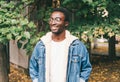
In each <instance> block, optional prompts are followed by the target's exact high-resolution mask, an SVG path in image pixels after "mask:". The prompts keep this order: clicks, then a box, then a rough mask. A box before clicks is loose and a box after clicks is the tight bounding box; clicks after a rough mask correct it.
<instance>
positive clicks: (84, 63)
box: [80, 45, 92, 82]
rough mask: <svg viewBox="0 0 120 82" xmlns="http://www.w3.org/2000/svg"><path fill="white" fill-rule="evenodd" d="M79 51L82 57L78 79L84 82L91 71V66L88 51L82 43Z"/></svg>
mask: <svg viewBox="0 0 120 82" xmlns="http://www.w3.org/2000/svg"><path fill="white" fill-rule="evenodd" d="M81 52H82V53H81V54H82V58H81V73H80V79H82V80H85V82H87V81H88V78H89V76H90V73H91V71H92V66H91V63H90V61H89V53H88V51H87V49H86V47H85V46H84V45H83V47H82V48H81ZM82 82H84V81H82Z"/></svg>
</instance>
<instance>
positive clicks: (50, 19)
mask: <svg viewBox="0 0 120 82" xmlns="http://www.w3.org/2000/svg"><path fill="white" fill-rule="evenodd" d="M53 21H54V22H61V21H64V20H62V19H61V18H60V17H56V18H49V22H53Z"/></svg>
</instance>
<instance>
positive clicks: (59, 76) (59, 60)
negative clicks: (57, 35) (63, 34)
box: [50, 40, 68, 82]
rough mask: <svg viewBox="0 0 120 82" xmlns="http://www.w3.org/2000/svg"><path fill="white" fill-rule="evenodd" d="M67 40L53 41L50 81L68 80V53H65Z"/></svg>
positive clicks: (61, 81) (63, 81) (60, 81)
mask: <svg viewBox="0 0 120 82" xmlns="http://www.w3.org/2000/svg"><path fill="white" fill-rule="evenodd" d="M65 44H66V40H63V41H61V42H54V41H52V42H51V56H50V82H66V70H67V61H68V54H65V50H66V49H65V48H66V45H65Z"/></svg>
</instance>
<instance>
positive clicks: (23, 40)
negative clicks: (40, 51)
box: [0, 0, 39, 52]
mask: <svg viewBox="0 0 120 82" xmlns="http://www.w3.org/2000/svg"><path fill="white" fill-rule="evenodd" d="M32 2H33V1H32V0H31V1H27V0H22V1H21V2H19V1H16V2H13V1H11V2H10V3H7V2H6V1H0V43H2V44H6V43H7V42H9V41H10V40H16V41H17V44H18V47H19V48H21V47H22V48H25V49H27V52H30V51H31V49H32V47H33V44H34V43H36V41H37V40H38V37H37V36H38V35H39V34H38V35H37V34H36V28H35V27H36V26H35V24H34V23H33V22H32V21H29V20H28V18H27V17H25V16H24V13H25V11H24V9H25V8H26V7H27V6H28V5H29V4H31V3H32ZM21 12H22V13H21Z"/></svg>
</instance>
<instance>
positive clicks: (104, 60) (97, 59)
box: [9, 44, 120, 82]
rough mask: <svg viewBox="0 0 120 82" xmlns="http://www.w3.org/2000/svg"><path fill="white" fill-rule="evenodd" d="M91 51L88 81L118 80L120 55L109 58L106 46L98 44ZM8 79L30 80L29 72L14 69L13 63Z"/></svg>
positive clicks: (119, 52) (119, 50) (119, 49)
mask: <svg viewBox="0 0 120 82" xmlns="http://www.w3.org/2000/svg"><path fill="white" fill-rule="evenodd" d="M103 45H105V44H103ZM93 52H95V53H94V54H92V55H91V63H92V68H93V70H92V72H91V75H90V78H89V82H120V56H117V57H116V58H114V59H113V58H109V57H108V54H107V53H106V52H107V48H106V46H101V47H100V45H98V46H97V48H95V49H94V50H92V53H93ZM96 53H99V54H96ZM100 54H102V55H100ZM117 54H118V55H120V46H117ZM111 59H112V60H111ZM9 80H10V82H32V81H31V79H30V77H29V74H27V73H25V72H24V71H22V70H21V69H18V68H17V69H16V68H15V66H14V65H11V67H10V74H9Z"/></svg>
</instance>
